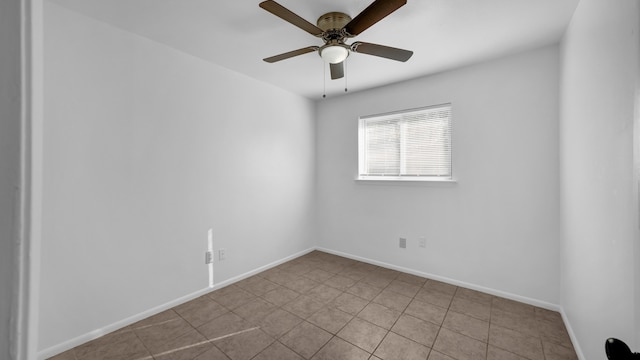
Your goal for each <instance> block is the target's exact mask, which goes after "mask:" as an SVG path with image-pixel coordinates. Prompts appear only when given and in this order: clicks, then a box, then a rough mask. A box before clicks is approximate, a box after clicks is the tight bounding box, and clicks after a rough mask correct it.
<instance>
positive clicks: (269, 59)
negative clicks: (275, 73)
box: [263, 46, 318, 63]
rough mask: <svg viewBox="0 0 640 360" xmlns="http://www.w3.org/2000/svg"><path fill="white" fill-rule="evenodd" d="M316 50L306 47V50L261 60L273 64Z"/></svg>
mask: <svg viewBox="0 0 640 360" xmlns="http://www.w3.org/2000/svg"><path fill="white" fill-rule="evenodd" d="M317 50H318V47H317V46H309V47H306V48H302V49H298V50H293V51H289V52H286V53H284V54H280V55H276V56H271V57H268V58H266V59H263V60H264V61H266V62H268V63H274V62H276V61H280V60H284V59H288V58H291V57H294V56H298V55H302V54H306V53H310V52H314V51H317Z"/></svg>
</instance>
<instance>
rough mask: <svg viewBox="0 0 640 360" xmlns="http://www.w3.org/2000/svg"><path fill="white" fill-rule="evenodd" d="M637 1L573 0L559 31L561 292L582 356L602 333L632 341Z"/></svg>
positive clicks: (600, 343) (595, 350)
mask: <svg viewBox="0 0 640 360" xmlns="http://www.w3.org/2000/svg"><path fill="white" fill-rule="evenodd" d="M638 4H639V3H638V1H598V0H582V1H581V2H580V4H579V5H578V8H577V9H576V12H575V13H574V16H573V19H572V21H571V24H570V25H569V27H568V29H567V32H566V34H565V36H564V39H563V41H562V56H561V57H562V81H561V84H562V85H561V99H562V101H561V116H560V119H561V122H560V124H561V125H560V134H561V135H560V144H561V145H560V157H561V169H562V170H561V194H562V199H561V209H562V210H561V214H562V221H563V231H562V252H561V254H562V255H561V263H562V294H561V298H562V300H561V301H562V306H563V307H564V309H565V311H566V313H567V316H568V318H569V320H570V323H571V326H572V328H573V330H574V332H575V334H576V336H577V339H578V341H579V344H580V347H581V348H582V350H583V352H584V356H585V358H586V359H604V358H605V353H604V342H605V340H606V339H607V338H608V337H617V338H620V339H622V340H624V341H626V342H628V343H629V344H630V345H632V346H633V344H634V342H635V351H640V339H638V338H637V337H638V330H639V324H638V314H637V312H638V311H640V310H639V306H640V305H639V304H640V298H639V297H638V292H637V289H634V287H637V286H638V280H637V278H638V277H639V276H640V274H639V268H638V267H637V266H636V267H635V268H634V262H636V263H637V262H638V259H640V255H639V254H638V241H639V234H638V222H637V219H638V203H637V195H638V194H637V187H638V183H637V178H635V179H634V170H633V165H634V158H633V156H634V141H635V142H636V145H635V146H638V145H637V143H638V139H634V137H633V134H634V130H633V127H634V105H635V102H636V101H637V98H636V97H637V95H638V94H637V93H636V85H637V78H638V73H637V70H638V51H639V47H638V43H639V41H640V36H639V35H638V31H639V30H640V28H639V26H638V11H639V5H638ZM634 318H635V324H634ZM634 336H635V337H636V340H635V341H634V339H633V338H634Z"/></svg>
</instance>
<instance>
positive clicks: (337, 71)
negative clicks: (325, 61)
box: [329, 61, 344, 80]
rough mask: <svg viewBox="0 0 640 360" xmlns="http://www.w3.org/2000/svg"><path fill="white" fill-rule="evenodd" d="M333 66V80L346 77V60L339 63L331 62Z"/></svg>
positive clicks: (331, 66)
mask: <svg viewBox="0 0 640 360" xmlns="http://www.w3.org/2000/svg"><path fill="white" fill-rule="evenodd" d="M329 66H330V68H331V80H335V79H340V78H343V77H344V61H343V62H341V63H337V64H329Z"/></svg>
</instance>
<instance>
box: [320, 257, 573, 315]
mask: <svg viewBox="0 0 640 360" xmlns="http://www.w3.org/2000/svg"><path fill="white" fill-rule="evenodd" d="M317 249H318V250H320V251H324V252H327V253H330V254H334V255H338V256H342V257H346V258H349V259H353V260H358V261H362V262H366V263H369V264H372V265H377V266H381V267H384V268H388V269H393V270H397V271H402V272H405V273H409V274H412V275H417V276H421V277H425V278H429V279H433V280H437V281H441V282H444V283H447V284H451V285H455V286H461V287H464V288H467V289H471V290H477V291H481V292H484V293H487V294H491V295H495V296H500V297H503V298H506V299H510V300H514V301H518V302H522V303H525V304H529V305H533V306H537V307H540V308H543V309H547V310H553V311H558V312H559V311H560V305H556V304H552V303H549V302H546V301H541V300H537V299H532V298H529V297H526V296H520V295H516V294H512V293H508V292H505V291H501V290H496V289H492V288H487V287H484V286H479V285H475V284H470V283H467V282H464V281H459V280H455V279H451V278H447V277H444V276H440V275H435V274H429V273H425V272H422V271H418V270H414V269H409V268H405V267H402V266H396V265H393V264H389V263H385V262H382V261H378V260H372V259H368V258H363V257H361V256H357V255H352V254H348V253H343V252H341V251H335V250H331V249H326V248H322V247H318V248H317Z"/></svg>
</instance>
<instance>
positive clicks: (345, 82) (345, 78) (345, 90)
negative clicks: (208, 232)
mask: <svg viewBox="0 0 640 360" xmlns="http://www.w3.org/2000/svg"><path fill="white" fill-rule="evenodd" d="M348 73H349V72H348V71H347V59H344V92H347V74H348Z"/></svg>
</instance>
